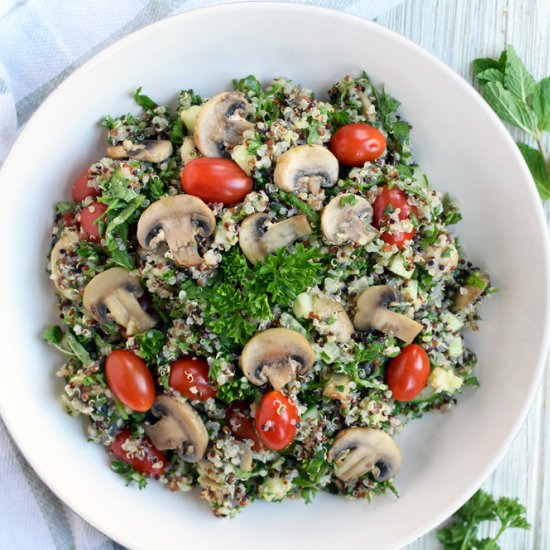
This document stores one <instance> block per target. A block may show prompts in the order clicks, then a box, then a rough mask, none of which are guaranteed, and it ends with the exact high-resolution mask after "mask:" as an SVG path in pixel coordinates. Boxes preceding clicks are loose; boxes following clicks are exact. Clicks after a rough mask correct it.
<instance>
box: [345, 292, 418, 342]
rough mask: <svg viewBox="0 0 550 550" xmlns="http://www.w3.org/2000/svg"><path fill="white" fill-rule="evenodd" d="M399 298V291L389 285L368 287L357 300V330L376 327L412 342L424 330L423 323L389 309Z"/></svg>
mask: <svg viewBox="0 0 550 550" xmlns="http://www.w3.org/2000/svg"><path fill="white" fill-rule="evenodd" d="M399 299H400V296H399V292H397V290H395V289H394V288H392V287H390V286H388V285H377V286H371V287H369V288H367V290H365V291H363V292H362V293H361V295H360V296H359V299H358V300H357V313H356V314H355V317H354V318H353V325H354V326H355V328H356V329H357V330H370V329H373V328H374V329H376V330H380V331H382V332H384V333H385V334H388V335H392V336H396V337H397V338H399V339H400V340H403V341H404V342H406V343H407V344H410V343H411V342H412V341H413V340H414V339H415V338H416V335H417V334H418V333H419V332H420V331H421V330H422V325H421V324H420V323H417V322H416V321H414V320H413V319H409V318H408V317H405V315H401V314H400V313H396V312H395V311H390V310H389V309H387V308H388V306H389V305H390V304H391V303H392V302H398V301H399Z"/></svg>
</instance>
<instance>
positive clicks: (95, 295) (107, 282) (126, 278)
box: [83, 267, 157, 336]
mask: <svg viewBox="0 0 550 550" xmlns="http://www.w3.org/2000/svg"><path fill="white" fill-rule="evenodd" d="M142 294H143V289H142V287H141V285H140V283H139V280H138V279H137V277H134V276H133V275H132V274H131V273H130V272H129V271H128V270H127V269H124V268H122V267H112V268H111V269H107V270H106V271H103V272H102V273H99V274H98V275H96V276H95V277H94V278H93V279H92V280H91V281H90V282H89V283H88V284H87V285H86V288H85V289H84V295H83V303H84V308H85V309H86V311H87V312H88V313H89V314H90V315H91V316H92V317H93V318H94V319H96V321H98V322H99V323H108V322H110V321H111V320H113V321H115V322H116V323H118V324H119V325H122V326H123V327H125V329H126V333H127V334H128V336H131V335H132V334H137V333H139V332H144V331H146V330H149V329H151V328H153V327H154V326H155V325H156V324H157V323H156V321H155V319H153V318H152V317H151V316H150V315H148V314H147V313H146V312H145V311H143V308H142V307H141V305H140V303H139V302H138V300H137V298H139V297H140V296H141V295H142Z"/></svg>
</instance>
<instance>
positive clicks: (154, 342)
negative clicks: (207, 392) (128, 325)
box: [134, 329, 166, 361]
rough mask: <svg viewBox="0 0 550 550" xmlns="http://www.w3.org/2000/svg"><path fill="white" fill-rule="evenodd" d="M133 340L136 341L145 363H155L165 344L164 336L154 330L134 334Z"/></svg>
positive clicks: (162, 333) (159, 331)
mask: <svg viewBox="0 0 550 550" xmlns="http://www.w3.org/2000/svg"><path fill="white" fill-rule="evenodd" d="M134 338H135V339H136V340H137V342H138V344H139V351H140V352H141V355H143V358H144V359H145V360H146V361H156V360H157V355H158V354H159V353H160V352H161V351H162V348H163V347H164V344H165V343H166V334H164V332H162V331H161V330H156V329H152V330H148V331H147V332H141V333H139V334H136V335H135V336H134Z"/></svg>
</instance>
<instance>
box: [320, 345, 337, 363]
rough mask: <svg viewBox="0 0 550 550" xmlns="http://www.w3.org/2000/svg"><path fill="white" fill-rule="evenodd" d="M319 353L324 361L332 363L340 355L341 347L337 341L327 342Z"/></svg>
mask: <svg viewBox="0 0 550 550" xmlns="http://www.w3.org/2000/svg"><path fill="white" fill-rule="evenodd" d="M319 355H320V357H321V359H322V361H323V362H324V363H326V364H327V365H330V364H332V363H334V361H336V360H337V359H338V358H339V357H340V348H339V347H338V345H337V344H336V343H335V342H327V343H326V344H325V345H324V346H323V347H322V348H321V349H320V354H319Z"/></svg>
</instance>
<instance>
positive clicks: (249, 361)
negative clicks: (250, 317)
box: [239, 328, 315, 390]
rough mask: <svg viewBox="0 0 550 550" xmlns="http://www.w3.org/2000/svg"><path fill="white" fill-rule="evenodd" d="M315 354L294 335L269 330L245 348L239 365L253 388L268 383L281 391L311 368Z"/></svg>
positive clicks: (288, 331) (308, 344) (300, 338)
mask: <svg viewBox="0 0 550 550" xmlns="http://www.w3.org/2000/svg"><path fill="white" fill-rule="evenodd" d="M314 360H315V354H314V353H313V349H312V347H311V345H310V343H309V342H308V341H307V340H306V339H305V338H304V337H303V336H302V335H301V334H298V333H297V332H294V331H293V330H289V329H286V328H270V329H268V330H265V331H263V332H259V333H258V334H256V335H255V336H254V337H253V338H251V339H250V340H249V341H248V343H247V344H246V346H245V347H244V349H243V351H242V353H241V356H240V358H239V365H240V367H241V369H242V371H243V373H244V375H245V376H246V378H247V379H248V380H249V381H250V382H251V383H252V384H255V385H256V386H262V385H263V384H266V383H267V382H268V381H269V382H270V383H271V385H272V386H273V388H274V389H276V390H280V389H281V388H283V387H284V386H285V385H286V384H288V382H290V381H291V380H294V379H295V378H296V373H298V374H305V373H306V372H307V371H308V370H309V369H311V367H312V366H313V361H314Z"/></svg>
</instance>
